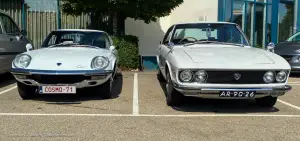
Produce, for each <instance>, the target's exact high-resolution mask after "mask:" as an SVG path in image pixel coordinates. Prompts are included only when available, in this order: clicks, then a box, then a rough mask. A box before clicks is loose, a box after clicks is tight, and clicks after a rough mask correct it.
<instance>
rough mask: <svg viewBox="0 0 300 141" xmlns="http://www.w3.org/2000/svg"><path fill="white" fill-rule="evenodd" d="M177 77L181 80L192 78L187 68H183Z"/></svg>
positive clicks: (186, 80)
mask: <svg viewBox="0 0 300 141" xmlns="http://www.w3.org/2000/svg"><path fill="white" fill-rule="evenodd" d="M179 78H180V80H181V81H183V82H189V81H191V80H192V79H193V74H192V72H191V71H189V70H185V71H182V72H181V73H180V74H179Z"/></svg>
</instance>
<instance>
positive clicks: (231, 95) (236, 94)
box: [219, 91, 255, 98]
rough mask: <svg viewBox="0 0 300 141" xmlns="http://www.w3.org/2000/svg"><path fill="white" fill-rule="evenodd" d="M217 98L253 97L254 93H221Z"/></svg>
mask: <svg viewBox="0 0 300 141" xmlns="http://www.w3.org/2000/svg"><path fill="white" fill-rule="evenodd" d="M219 97H250V98H252V97H255V92H251V91H221V92H220V94H219Z"/></svg>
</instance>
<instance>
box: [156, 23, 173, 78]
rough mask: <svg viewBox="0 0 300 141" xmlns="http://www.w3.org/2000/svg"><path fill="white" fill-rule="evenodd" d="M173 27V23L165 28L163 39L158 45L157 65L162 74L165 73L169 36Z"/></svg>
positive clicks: (169, 49)
mask: <svg viewBox="0 0 300 141" xmlns="http://www.w3.org/2000/svg"><path fill="white" fill-rule="evenodd" d="M173 28H174V25H173V26H171V27H170V28H169V29H168V30H167V32H166V34H165V36H164V39H163V41H162V42H161V44H160V45H159V47H158V66H159V69H160V71H161V72H162V74H163V75H165V74H166V72H165V67H166V57H167V56H168V54H169V52H170V51H171V47H170V45H169V41H170V39H171V36H172V31H173Z"/></svg>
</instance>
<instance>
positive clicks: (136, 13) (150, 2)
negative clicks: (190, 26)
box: [62, 0, 183, 23]
mask: <svg viewBox="0 0 300 141" xmlns="http://www.w3.org/2000/svg"><path fill="white" fill-rule="evenodd" d="M62 1H63V3H62V9H63V11H64V12H65V13H67V14H71V15H80V14H81V13H82V12H83V13H90V12H92V13H97V14H100V15H101V14H102V15H109V14H112V13H119V14H122V16H123V18H127V17H129V18H133V19H135V20H143V21H145V22H146V23H150V22H151V21H156V18H158V17H164V16H168V15H169V14H170V13H171V11H172V10H173V9H174V8H176V7H177V6H179V5H180V4H182V3H183V0H62Z"/></svg>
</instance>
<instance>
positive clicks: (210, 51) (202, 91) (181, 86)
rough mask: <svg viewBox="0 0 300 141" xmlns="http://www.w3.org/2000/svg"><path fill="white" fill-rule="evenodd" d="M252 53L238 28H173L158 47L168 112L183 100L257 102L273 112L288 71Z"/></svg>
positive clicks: (275, 59)
mask: <svg viewBox="0 0 300 141" xmlns="http://www.w3.org/2000/svg"><path fill="white" fill-rule="evenodd" d="M270 50H272V46H268V49H267V50H263V49H259V48H254V47H252V46H251V45H250V43H249V41H248V40H247V38H246V36H245V34H244V33H243V32H242V30H241V29H240V28H239V26H238V25H237V24H234V23H227V22H197V23H182V24H176V25H173V26H171V27H170V28H169V29H168V31H167V33H166V34H165V37H164V39H163V41H162V43H161V44H160V45H159V47H158V50H157V51H158V55H157V61H158V64H159V72H158V78H159V80H166V93H167V94H166V101H167V104H168V105H169V106H172V105H181V104H183V98H184V96H196V97H201V98H216V99H255V100H256V103H257V104H258V105H260V106H267V107H270V106H274V104H275V103H276V101H277V97H278V96H282V95H284V94H285V93H286V92H288V91H289V90H291V89H292V87H291V86H289V85H287V82H288V77H289V74H290V70H291V67H290V65H289V63H288V62H287V61H286V60H285V59H283V58H282V57H280V56H278V55H276V54H274V53H273V52H272V51H270Z"/></svg>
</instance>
